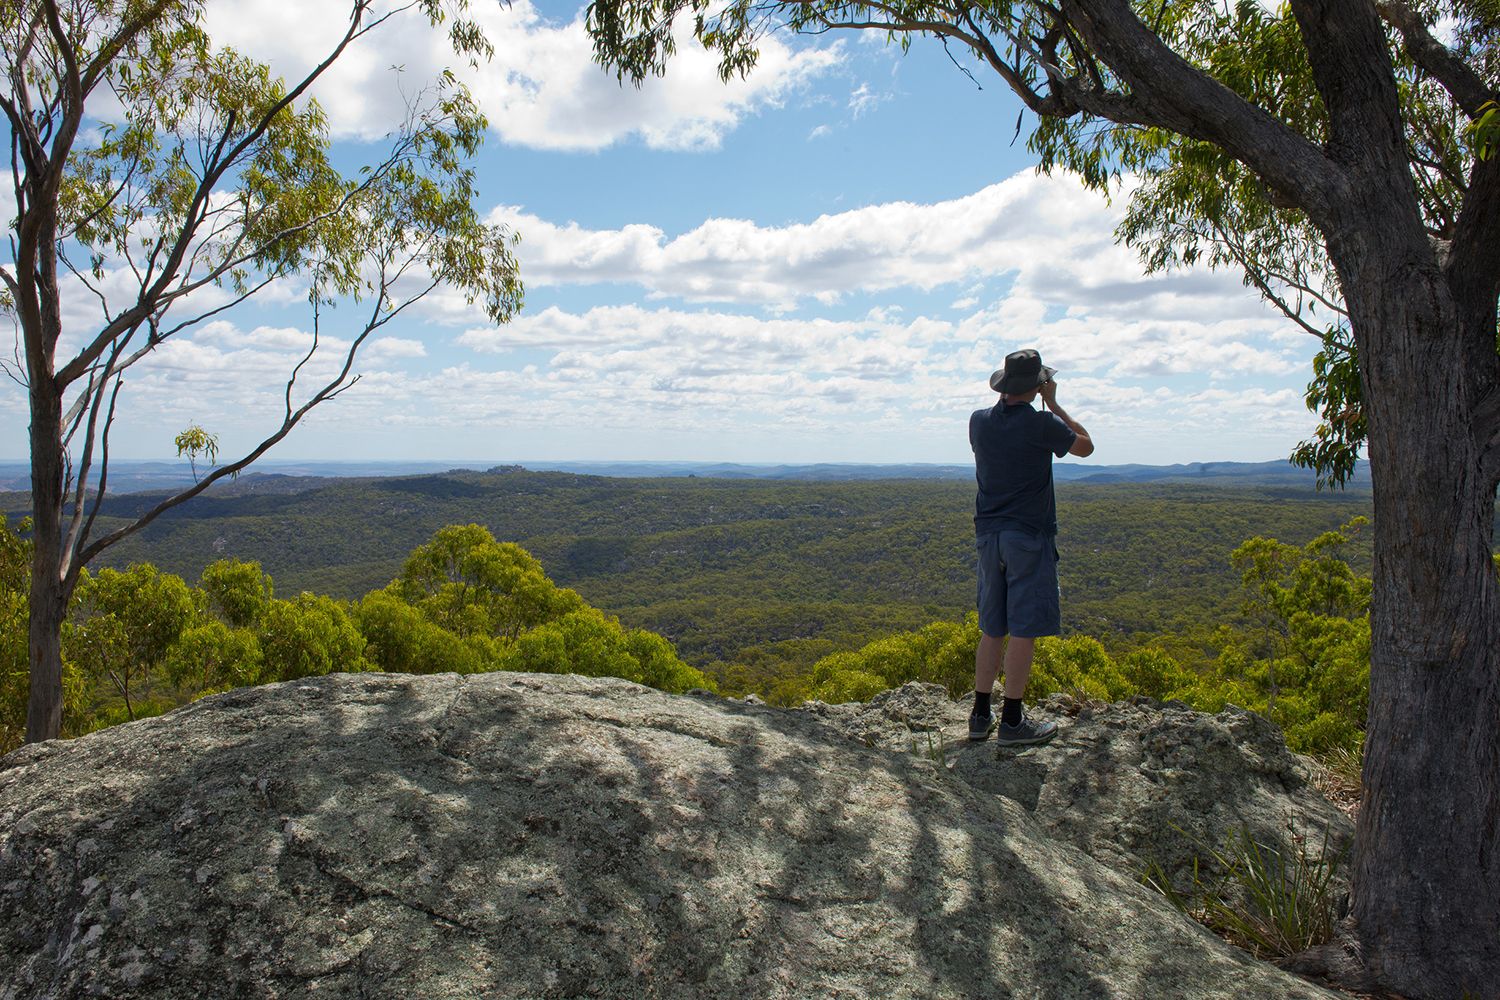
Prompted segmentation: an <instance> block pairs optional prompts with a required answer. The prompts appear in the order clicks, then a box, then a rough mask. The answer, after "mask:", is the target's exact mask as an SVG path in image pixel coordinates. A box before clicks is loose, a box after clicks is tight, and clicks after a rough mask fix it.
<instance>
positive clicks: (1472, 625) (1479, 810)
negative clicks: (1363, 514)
mask: <svg viewBox="0 0 1500 1000" xmlns="http://www.w3.org/2000/svg"><path fill="white" fill-rule="evenodd" d="M1383 256H1387V259H1388V265H1387V267H1388V270H1389V271H1390V272H1391V273H1388V274H1386V275H1384V278H1385V281H1384V283H1383V284H1382V283H1379V282H1376V281H1373V280H1372V281H1370V282H1368V283H1367V284H1366V287H1367V288H1368V289H1370V293H1369V294H1367V295H1362V296H1359V299H1360V300H1368V301H1362V302H1361V306H1360V308H1359V312H1360V313H1361V314H1363V315H1362V316H1361V321H1360V322H1358V323H1357V325H1356V327H1355V329H1356V331H1357V332H1358V335H1359V337H1360V341H1359V348H1360V352H1361V356H1362V357H1368V358H1370V359H1372V360H1371V363H1370V364H1368V365H1367V366H1366V370H1365V372H1364V381H1365V384H1364V392H1365V399H1366V400H1367V404H1366V405H1367V412H1368V415H1369V419H1370V449H1369V450H1370V461H1371V464H1372V469H1373V478H1374V487H1375V570H1374V572H1375V592H1374V600H1373V603H1372V607H1371V639H1372V641H1371V664H1370V716H1369V721H1368V728H1367V734H1366V743H1365V747H1366V750H1365V801H1364V806H1363V810H1362V812H1361V814H1360V823H1359V837H1358V841H1359V850H1358V852H1357V853H1356V856H1355V860H1356V864H1355V872H1354V878H1355V884H1354V914H1355V917H1356V919H1357V921H1358V927H1359V934H1360V937H1361V939H1362V941H1363V944H1364V954H1365V957H1366V961H1367V962H1368V963H1369V964H1370V966H1371V970H1372V971H1373V972H1375V973H1376V975H1377V976H1379V977H1380V979H1381V980H1382V981H1384V982H1385V983H1387V984H1388V985H1389V986H1391V987H1392V988H1394V989H1396V990H1399V991H1400V992H1401V993H1403V994H1406V995H1409V996H1414V997H1427V996H1430V997H1456V996H1460V995H1462V994H1463V991H1465V990H1467V991H1468V992H1469V994H1470V995H1473V996H1479V997H1500V937H1497V935H1496V933H1495V928H1496V927H1500V822H1497V820H1500V785H1497V782H1500V634H1497V633H1500V629H1497V625H1496V615H1497V607H1496V586H1495V570H1494V566H1493V562H1492V557H1491V550H1490V538H1491V530H1492V526H1493V520H1494V503H1495V487H1496V483H1495V481H1494V479H1493V478H1492V477H1490V476H1487V475H1485V474H1484V473H1483V471H1482V463H1481V462H1480V460H1479V454H1478V447H1477V444H1476V441H1475V429H1476V428H1475V426H1474V421H1473V408H1472V405H1471V400H1472V399H1473V397H1474V395H1475V394H1476V392H1478V391H1480V390H1481V386H1479V385H1476V384H1475V383H1476V382H1477V381H1479V378H1477V377H1476V373H1474V371H1473V369H1472V368H1471V367H1470V366H1468V365H1467V364H1466V363H1465V362H1466V359H1465V357H1464V354H1465V351H1464V345H1463V342H1464V340H1465V339H1468V338H1465V337H1460V336H1455V335H1454V333H1455V331H1456V330H1457V329H1458V327H1457V325H1456V324H1455V322H1454V316H1453V313H1454V310H1453V307H1452V305H1451V302H1450V301H1448V296H1447V294H1446V289H1445V288H1444V286H1443V283H1442V282H1441V280H1434V275H1432V274H1431V273H1428V274H1410V272H1409V271H1408V275H1407V276H1405V278H1404V280H1403V275H1401V274H1400V273H1399V272H1400V271H1402V270H1403V269H1404V268H1403V262H1402V261H1401V259H1400V256H1399V255H1397V254H1389V255H1383ZM1372 277H1373V276H1372ZM1493 330H1494V322H1493V318H1492V319H1491V320H1490V324H1489V331H1490V334H1489V335H1490V336H1491V337H1492V336H1493ZM1482 333H1483V331H1474V330H1470V331H1468V334H1469V338H1472V337H1475V336H1479V335H1481V334H1482ZM1481 377H1482V376H1481Z"/></svg>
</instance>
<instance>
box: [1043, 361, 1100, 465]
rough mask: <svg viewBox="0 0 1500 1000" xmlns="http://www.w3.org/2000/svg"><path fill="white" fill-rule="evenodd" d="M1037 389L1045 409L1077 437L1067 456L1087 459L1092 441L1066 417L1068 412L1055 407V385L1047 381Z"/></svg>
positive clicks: (1080, 426)
mask: <svg viewBox="0 0 1500 1000" xmlns="http://www.w3.org/2000/svg"><path fill="white" fill-rule="evenodd" d="M1037 389H1038V390H1039V392H1040V394H1041V397H1042V402H1043V403H1045V404H1046V406H1047V409H1049V410H1051V411H1052V412H1053V413H1054V414H1056V416H1057V419H1059V420H1061V421H1062V422H1063V423H1065V424H1067V425H1068V429H1069V430H1071V431H1072V432H1073V433H1074V434H1075V435H1077V436H1076V438H1075V439H1074V441H1073V447H1071V448H1069V449H1068V454H1070V455H1076V456H1078V457H1079V458H1088V457H1089V456H1090V455H1092V454H1093V453H1094V441H1093V439H1092V438H1090V437H1089V432H1088V431H1086V430H1084V429H1083V425H1082V424H1080V423H1079V422H1078V421H1076V420H1074V419H1073V418H1072V417H1070V416H1068V411H1066V410H1064V409H1063V408H1062V407H1060V406H1058V405H1057V383H1056V382H1054V381H1052V380H1051V379H1048V380H1047V381H1045V382H1043V383H1042V384H1041V385H1039V386H1037Z"/></svg>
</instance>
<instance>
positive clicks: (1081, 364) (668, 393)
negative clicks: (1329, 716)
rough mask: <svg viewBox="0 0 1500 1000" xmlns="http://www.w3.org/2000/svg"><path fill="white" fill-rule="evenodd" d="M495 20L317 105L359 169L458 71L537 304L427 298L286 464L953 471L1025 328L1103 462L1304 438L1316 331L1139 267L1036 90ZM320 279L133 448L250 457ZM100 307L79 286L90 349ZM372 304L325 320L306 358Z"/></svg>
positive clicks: (15, 427) (133, 428)
mask: <svg viewBox="0 0 1500 1000" xmlns="http://www.w3.org/2000/svg"><path fill="white" fill-rule="evenodd" d="M476 8H478V12H479V19H480V21H481V23H482V24H483V26H484V28H485V30H486V32H487V33H488V36H489V37H490V39H491V41H492V42H493V43H494V47H495V54H494V58H493V59H492V60H491V61H490V62H489V63H488V64H484V65H482V66H481V67H480V68H479V69H478V70H470V69H469V68H468V67H467V66H465V65H464V64H463V63H462V62H461V61H460V60H457V59H455V57H454V56H453V55H452V53H451V51H449V50H448V49H447V42H446V40H445V39H444V38H443V37H442V35H441V33H440V32H436V31H432V30H430V29H428V28H427V27H426V25H425V23H424V22H421V21H420V20H419V19H416V18H414V17H411V16H406V17H405V18H404V19H393V21H392V22H390V23H388V24H387V25H385V26H383V27H382V29H381V30H379V31H377V32H376V33H374V34H372V35H371V36H369V37H367V38H366V39H364V40H363V41H362V42H361V45H360V47H359V48H358V49H357V50H355V51H352V52H350V53H348V54H346V55H345V57H344V58H343V59H342V60H341V61H340V62H339V63H337V64H336V65H335V66H334V68H333V70H332V72H331V74H330V75H329V76H328V77H326V78H325V79H324V80H323V81H320V83H319V85H318V86H317V88H316V90H315V94H316V97H317V99H318V100H319V101H320V102H321V103H322V104H323V106H324V107H325V108H326V109H327V111H328V119H329V124H330V128H331V131H332V139H333V141H334V149H335V153H336V156H337V157H338V161H339V162H340V163H341V164H348V165H350V166H351V167H352V166H354V165H357V164H359V163H363V162H369V161H372V160H374V159H376V158H378V156H379V155H380V152H381V150H382V149H383V148H385V144H386V143H387V142H388V140H387V138H386V137H387V136H388V134H389V133H390V131H391V129H392V128H394V127H395V126H396V125H397V124H398V121H399V118H400V113H401V111H402V109H403V108H404V106H405V100H406V96H408V95H411V94H413V93H415V92H417V91H419V90H420V89H421V88H422V86H423V85H424V84H425V83H426V82H427V81H430V80H431V79H432V78H434V77H435V76H436V74H437V73H438V72H440V71H441V70H442V69H443V68H444V67H445V66H452V67H453V68H454V69H455V72H457V73H458V75H459V76H460V78H462V79H463V80H464V81H465V82H466V83H467V85H468V86H469V87H470V88H471V89H472V90H473V92H474V94H475V96H476V97H477V98H478V100H479V103H480V105H481V107H482V108H483V110H484V111H485V113H486V115H487V116H488V118H489V121H490V131H489V134H488V136H487V138H486V143H485V147H484V149H483V151H482V152H481V154H480V155H479V157H478V159H477V161H476V163H475V166H476V169H477V173H478V181H479V198H478V206H477V207H478V208H479V210H480V211H481V213H482V214H483V215H484V216H485V217H486V218H487V219H488V220H490V221H492V222H498V223H504V224H506V225H508V226H510V227H512V228H513V229H514V231H515V232H516V233H517V234H519V236H520V243H519V245H518V247H517V255H518V257H519V260H520V266H521V277H522V280H523V281H524V282H525V287H526V293H525V305H524V308H523V309H522V310H521V312H520V313H519V314H518V315H517V316H516V317H515V318H514V319H513V320H512V321H510V322H509V323H507V324H504V325H500V326H496V325H493V324H491V323H489V322H488V320H487V319H486V318H485V317H484V315H483V314H482V312H481V311H479V310H478V309H476V308H474V307H472V306H469V305H467V304H466V303H465V302H464V301H463V299H462V297H461V296H459V295H458V294H456V293H455V292H453V291H452V290H448V289H439V290H438V291H436V292H434V293H433V294H432V295H430V296H429V297H428V298H427V299H425V300H423V302H421V303H420V304H419V305H418V306H417V307H414V309H413V310H411V311H410V312H408V313H406V314H403V316H401V317H400V318H398V319H397V320H396V321H394V322H393V323H392V324H391V325H389V326H388V327H386V328H385V329H384V330H382V331H381V333H380V334H379V335H378V338H377V339H375V340H374V341H373V342H371V343H368V344H367V345H366V347H365V349H364V350H363V351H362V352H361V354H360V355H359V359H358V361H357V362H356V370H357V371H358V372H359V373H360V375H361V379H360V382H359V383H358V385H356V386H355V387H354V388H353V389H351V390H350V391H348V392H347V393H345V394H343V395H341V396H340V397H338V399H336V400H334V401H332V402H330V403H327V404H325V405H324V406H322V407H320V408H319V409H317V410H315V411H314V412H313V413H312V414H311V415H310V416H309V417H308V418H307V419H306V420H305V421H304V422H303V423H302V424H301V425H300V426H299V427H298V428H297V429H296V430H294V431H293V432H292V435H291V436H290V437H289V438H288V439H287V440H285V441H284V442H282V443H281V444H280V445H278V446H277V447H276V449H275V450H274V451H272V452H271V453H270V455H269V456H268V457H269V458H277V459H290V460H311V459H323V460H330V459H334V460H336V459H341V458H343V459H359V460H377V459H391V460H411V459H429V460H450V459H451V460H453V461H454V462H455V463H462V464H470V465H477V466H483V465H486V464H495V463H500V462H510V461H520V462H524V461H526V460H533V461H542V460H547V461H563V460H575V461H591V460H597V461H630V460H652V461H664V460H682V461H729V462H775V463H779V462H799V463H800V462H902V463H905V462H941V463H955V462H964V461H967V460H969V458H970V452H969V448H968V442H967V418H968V414H969V413H970V412H971V411H972V410H974V409H975V408H978V407H982V406H987V405H990V404H991V403H993V401H994V395H993V394H992V393H991V392H990V391H989V389H988V386H987V379H988V376H989V374H990V372H991V371H992V370H993V369H994V368H996V367H998V366H999V365H1000V364H1001V363H1002V361H1003V359H1004V356H1005V355H1006V354H1007V353H1008V352H1010V351H1014V350H1018V349H1020V348H1023V347H1034V348H1036V349H1038V350H1039V351H1040V352H1041V354H1042V357H1043V359H1044V361H1045V362H1046V363H1047V364H1048V365H1051V366H1053V367H1055V368H1057V369H1058V375H1057V382H1058V401H1059V403H1060V404H1061V405H1062V406H1063V407H1065V408H1066V409H1067V411H1068V412H1069V413H1070V414H1071V415H1072V416H1073V417H1074V418H1075V419H1076V420H1078V421H1079V422H1081V423H1082V424H1083V425H1084V426H1085V427H1087V429H1088V430H1089V432H1090V434H1091V436H1092V437H1093V440H1094V442H1095V445H1096V448H1097V451H1096V452H1095V455H1094V456H1093V458H1092V459H1091V461H1093V462H1098V463H1103V464H1118V463H1127V462H1139V463H1148V464H1170V463H1177V462H1194V461H1263V460H1269V459H1278V458H1284V457H1285V456H1286V455H1287V454H1288V453H1289V452H1290V451H1291V449H1292V448H1293V447H1294V446H1295V444H1296V443H1297V442H1298V441H1299V440H1301V439H1302V438H1304V437H1306V436H1308V434H1309V433H1310V432H1311V430H1312V428H1313V426H1314V425H1315V420H1314V417H1313V415H1312V414H1310V413H1309V412H1308V411H1307V410H1306V408H1305V407H1304V405H1303V403H1302V396H1303V392H1304V389H1305V386H1306V383H1307V381H1308V378H1309V376H1310V372H1311V369H1310V361H1311V358H1312V356H1313V354H1314V353H1315V351H1316V349H1317V346H1318V345H1317V342H1316V341H1315V340H1313V339H1312V338H1310V337H1309V336H1307V335H1306V334H1305V333H1302V332H1300V331H1298V330H1297V329H1295V328H1294V327H1293V326H1292V325H1291V324H1290V323H1288V322H1287V321H1285V320H1284V319H1283V318H1281V317H1280V315H1279V314H1278V313H1276V312H1275V311H1274V310H1272V309H1271V308H1270V307H1269V306H1267V305H1265V304H1264V303H1262V302H1261V301H1260V299H1259V297H1258V296H1257V295H1256V294H1255V293H1254V292H1253V291H1251V290H1248V289H1246V288H1245V287H1244V286H1243V284H1242V282H1241V280H1240V277H1239V275H1238V274H1237V273H1233V272H1210V271H1208V270H1206V269H1193V270H1187V271H1180V272H1174V273H1169V274H1157V275H1151V276H1147V275H1145V274H1144V273H1143V269H1142V267H1141V265H1140V263H1139V261H1138V260H1137V259H1136V257H1135V254H1134V252H1133V251H1131V250H1129V249H1127V248H1124V247H1122V246H1118V245H1116V243H1115V240H1114V235H1113V233H1114V228H1115V226H1116V225H1117V224H1118V222H1119V220H1120V218H1121V215H1122V212H1123V205H1124V198H1125V193H1123V192H1121V193H1117V195H1116V196H1115V197H1114V198H1113V199H1106V198H1105V197H1103V196H1102V195H1100V194H1098V193H1094V192H1089V191H1086V190H1085V189H1084V188H1083V186H1082V185H1081V183H1079V182H1078V180H1077V179H1076V178H1073V177H1071V176H1069V175H1066V174H1063V173H1057V174H1054V175H1052V176H1047V175H1042V174H1039V173H1038V172H1037V171H1036V170H1035V158H1034V157H1033V156H1031V155H1030V154H1029V153H1028V152H1027V150H1026V148H1025V137H1026V133H1027V130H1028V129H1029V128H1030V122H1029V121H1027V120H1025V118H1024V116H1021V115H1020V111H1021V108H1020V105H1019V103H1018V101H1017V100H1016V99H1015V98H1014V97H1013V96H1012V95H1010V93H1009V91H1007V90H1006V89H1005V87H1004V86H1003V84H1002V83H1001V81H1000V80H999V79H998V78H997V77H995V76H994V75H993V73H990V74H988V75H986V71H985V70H983V68H982V67H978V66H970V65H968V64H967V63H966V62H965V61H964V60H963V59H962V58H961V57H960V56H959V54H958V53H956V52H955V53H952V56H953V58H950V54H949V53H947V52H946V51H945V50H944V49H943V48H942V47H941V46H940V45H938V44H937V43H935V42H933V41H931V40H925V39H917V40H915V41H914V43H913V44H912V46H911V48H910V50H909V51H908V52H906V53H905V54H903V53H902V52H901V51H900V49H899V47H897V46H888V45H886V44H885V42H884V40H883V39H882V38H878V37H875V36H872V35H869V33H857V34H856V33H845V34H842V35H839V36H837V37H831V36H827V35H825V36H818V37H798V36H792V35H788V34H785V33H782V34H777V35H773V36H771V37H769V38H768V39H767V40H766V41H765V43H764V45H763V47H762V54H761V59H760V62H759V65H758V67H757V68H756V70H755V71H754V72H753V73H751V75H750V76H749V77H748V79H745V80H742V81H735V82H733V83H731V84H727V85H726V84H724V83H722V82H720V80H719V78H718V75H717V71H716V66H715V61H714V59H713V58H712V57H711V56H710V55H709V54H707V53H705V52H703V51H702V50H701V49H700V48H698V47H697V45H696V43H694V42H692V41H691V39H684V40H683V41H682V43H681V44H680V46H679V53H678V56H677V57H676V59H675V60H674V61H673V63H672V64H671V66H670V68H669V70H668V72H667V74H666V76H665V77H664V78H662V79H653V80H650V81H648V82H647V83H646V84H645V85H644V86H642V87H641V88H639V89H637V88H634V87H631V86H629V85H627V86H625V87H621V86H620V85H619V84H618V83H617V82H616V81H615V79H614V77H613V76H612V75H610V74H608V73H606V72H605V71H604V70H602V69H601V68H599V67H598V66H597V65H596V64H594V63H593V61H592V59H591V48H590V43H589V40H588V38H587V36H586V34H585V32H584V30H583V24H582V17H583V11H582V7H581V6H580V7H575V6H573V5H572V4H570V3H564V2H547V3H541V4H534V3H532V2H530V0H514V2H512V3H511V4H510V5H509V6H508V7H506V6H498V5H495V6H491V5H486V4H485V3H483V2H482V0H481V2H480V3H477V4H476ZM293 10H295V11H296V13H295V14H292V13H290V12H291V11H293ZM207 25H208V28H209V31H210V34H211V36H212V37H213V39H214V40H215V43H216V44H223V45H227V46H232V47H234V48H235V49H237V50H239V51H241V52H244V53H246V54H248V55H251V56H254V57H256V58H258V59H261V60H263V61H265V62H267V63H268V64H269V65H270V66H271V67H272V69H273V70H274V71H275V72H278V73H280V74H282V75H284V76H286V77H293V76H295V75H297V74H298V73H299V71H305V69H306V68H307V67H309V66H310V65H312V64H313V63H314V62H316V61H317V60H318V59H319V58H321V54H322V53H323V52H324V51H326V49H327V47H328V46H329V44H330V42H331V41H332V40H333V39H334V38H336V37H337V35H338V33H339V32H340V31H341V29H342V27H343V17H342V16H341V15H340V12H339V9H338V6H337V5H336V4H304V5H287V4H285V3H282V2H279V0H278V2H271V0H212V2H210V3H209V7H208V18H207ZM966 70H967V72H966ZM99 114H100V116H101V117H107V114H108V112H107V109H106V110H104V111H100V112H99ZM1018 119H1019V120H1020V133H1019V137H1018V135H1017V131H1018V125H1017V123H1018ZM0 197H3V198H5V199H7V200H8V199H9V197H10V196H9V194H8V192H7V193H5V194H3V195H0ZM0 208H9V205H8V204H7V205H0ZM7 214H8V213H7ZM105 285H106V287H108V286H109V285H110V279H109V277H108V276H107V277H106V281H105ZM304 293H305V288H303V287H299V286H298V285H297V284H296V283H295V282H288V283H285V284H283V285H281V286H278V287H276V288H273V289H270V290H268V291H267V292H266V293H264V294H263V295H261V296H260V297H258V298H257V299H256V300H255V301H254V302H253V303H251V304H247V305H244V306H240V307H237V308H236V309H234V310H231V311H227V312H225V313H222V314H220V315H219V316H217V317H215V318H214V319H212V320H211V321H209V322H207V323H205V324H202V325H201V326H199V327H197V328H195V329H193V330H191V331H187V332H185V333H183V334H180V335H179V336H178V337H176V338H174V339H173V340H172V341H169V342H168V343H167V344H165V345H163V346H162V347H161V348H159V349H158V351H157V355H156V357H155V358H153V359H152V360H151V362H150V363H149V365H146V364H143V365H142V366H139V367H138V368H137V369H136V371H134V372H133V373H132V374H131V376H130V377H129V378H128V379H127V381H126V385H125V388H124V390H123V392H122V394H121V401H120V404H119V416H118V418H117V423H116V429H115V431H114V434H113V437H112V440H111V445H112V454H113V455H114V456H116V457H119V458H127V459H137V458H138V459H160V458H168V457H171V456H172V455H173V445H172V439H173V437H174V436H175V435H176V433H177V432H178V431H180V430H182V429H183V428H185V427H187V426H188V425H191V424H197V425H201V426H203V427H205V428H206V429H208V430H209V431H211V432H213V433H215V434H216V435H218V437H219V441H220V454H221V457H224V458H227V457H231V456H234V455H236V454H237V453H239V452H242V451H245V450H248V449H249V448H251V447H253V446H254V444H255V443H256V442H257V441H259V439H260V438H261V437H262V436H264V435H265V434H267V433H268V432H269V431H270V430H271V429H272V428H273V427H274V425H275V423H276V421H277V420H278V419H279V416H280V408H281V395H282V392H283V387H284V383H285V380H286V377H287V375H288V373H289V372H290V370H291V368H292V366H293V365H295V364H296V360H297V358H298V357H300V356H301V353H302V352H304V351H305V350H306V346H307V344H308V343H310V336H311V335H310V330H311V321H312V317H311V313H310V312H309V310H308V308H307V306H306V302H305V299H304V297H303V296H304ZM93 308H94V307H93V305H92V302H91V300H90V299H89V297H88V296H87V295H84V294H81V291H80V290H79V289H72V290H71V292H70V294H67V295H65V305H64V314H65V319H64V322H65V330H66V333H67V337H68V338H71V340H72V342H74V343H75V344H76V342H77V340H78V339H79V338H81V337H83V336H84V335H86V334H87V333H88V331H89V330H90V329H91V328H94V329H97V324H98V317H97V315H96V314H95V313H94V312H93ZM359 316H360V313H359V310H358V309H356V308H353V307H349V306H345V307H341V308H340V309H337V310H334V311H333V313H332V314H331V315H330V314H325V316H324V317H323V319H322V321H321V325H320V331H321V343H323V344H324V345H325V347H327V348H328V350H327V351H325V352H324V353H323V354H322V355H320V357H319V359H318V360H317V361H316V362H315V363H314V365H313V366H312V368H313V369H314V374H316V373H317V371H326V370H328V367H329V366H331V365H333V364H334V363H335V361H336V360H339V359H338V358H337V357H336V351H337V349H338V348H339V347H340V346H341V344H342V343H346V342H347V334H346V335H345V337H344V339H343V340H341V331H353V330H355V329H357V327H358V325H359ZM26 424H27V407H26V398H25V391H24V389H22V388H21V387H19V386H17V385H15V384H14V383H12V382H9V381H6V382H3V383H0V457H5V458H12V459H19V458H21V457H22V456H24V455H25V454H26V452H27V443H26Z"/></svg>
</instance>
